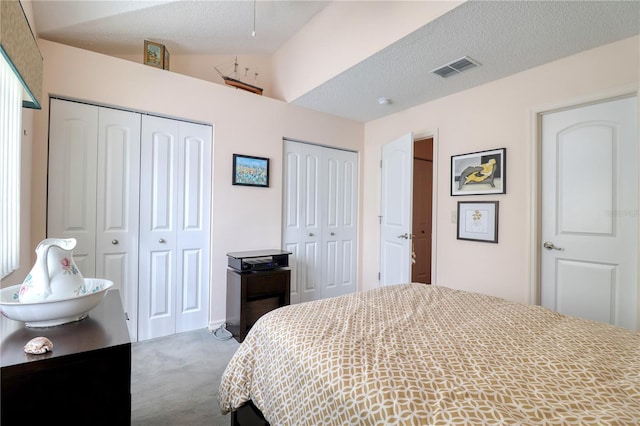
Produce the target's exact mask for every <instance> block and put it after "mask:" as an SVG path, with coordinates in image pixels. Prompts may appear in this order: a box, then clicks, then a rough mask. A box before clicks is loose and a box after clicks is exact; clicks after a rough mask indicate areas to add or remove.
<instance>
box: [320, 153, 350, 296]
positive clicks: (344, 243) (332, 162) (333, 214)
mask: <svg viewBox="0 0 640 426" xmlns="http://www.w3.org/2000/svg"><path fill="white" fill-rule="evenodd" d="M323 154H324V158H323V162H322V164H323V167H324V170H325V173H324V175H323V178H322V181H323V182H324V184H325V185H326V191H325V194H326V196H325V201H324V203H323V205H324V207H323V227H322V271H323V272H322V297H323V298H326V297H334V296H340V295H343V294H348V293H353V292H355V291H356V268H355V265H356V264H357V263H356V256H357V250H356V248H357V243H356V241H357V240H356V238H357V231H358V229H357V207H358V154H357V153H355V152H351V151H343V150H339V149H329V148H325V149H324V151H323Z"/></svg>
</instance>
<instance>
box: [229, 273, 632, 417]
mask: <svg viewBox="0 0 640 426" xmlns="http://www.w3.org/2000/svg"><path fill="white" fill-rule="evenodd" d="M218 399H219V403H220V408H221V410H222V412H223V413H227V412H229V411H232V410H234V409H236V408H238V407H239V406H241V405H242V404H244V403H245V402H246V401H248V400H250V399H251V400H253V402H254V404H255V405H256V406H257V407H258V408H259V409H260V410H261V411H262V413H263V414H264V416H265V418H266V419H267V420H268V421H269V422H270V423H271V424H272V425H283V426H284V425H286V426H289V425H314V426H318V425H340V426H342V425H349V424H351V425H356V424H361V425H394V424H403V425H444V424H455V425H464V424H466V425H481V424H500V425H516V424H517V425H534V424H544V425H560V424H579V425H585V424H593V425H603V424H620V425H632V424H640V334H638V333H633V332H631V331H627V330H624V329H621V328H616V327H612V326H609V325H606V324H600V323H596V322H591V321H587V320H581V319H577V318H572V317H567V316H563V315H560V314H558V313H555V312H552V311H549V310H546V309H544V308H541V307H539V306H529V305H524V304H517V303H513V302H508V301H506V300H503V299H499V298H495V297H490V296H485V295H480V294H475V293H469V292H463V291H458V290H453V289H450V288H446V287H441V286H428V285H423V284H401V285H397V286H389V287H383V288H379V289H375V290H371V291H366V292H361V293H356V294H351V295H347V296H342V297H337V298H333V299H326V300H320V301H316V302H309V303H302V304H298V305H291V306H287V307H283V308H280V309H277V310H275V311H272V312H270V313H268V314H266V315H264V316H263V317H262V318H260V319H259V320H258V321H257V322H256V324H255V325H254V326H253V328H252V329H251V331H250V332H249V334H248V335H247V337H246V338H245V340H244V342H243V343H242V345H240V347H239V348H238V350H237V352H236V354H235V355H234V357H233V359H232V360H231V362H230V363H229V365H228V367H227V369H226V371H225V373H224V375H223V377H222V382H221V385H220V389H219V394H218Z"/></svg>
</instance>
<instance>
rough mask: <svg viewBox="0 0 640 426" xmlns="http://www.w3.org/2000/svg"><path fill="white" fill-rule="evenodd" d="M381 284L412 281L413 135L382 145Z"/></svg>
mask: <svg viewBox="0 0 640 426" xmlns="http://www.w3.org/2000/svg"><path fill="white" fill-rule="evenodd" d="M381 166H382V181H381V196H380V198H381V206H380V216H381V217H380V283H381V284H382V285H391V284H400V283H407V282H410V281H411V203H412V200H411V194H412V193H411V184H412V182H413V135H412V134H411V133H409V134H408V135H405V136H402V137H401V138H400V139H397V140H395V141H393V142H389V143H387V144H385V145H383V146H382V164H381Z"/></svg>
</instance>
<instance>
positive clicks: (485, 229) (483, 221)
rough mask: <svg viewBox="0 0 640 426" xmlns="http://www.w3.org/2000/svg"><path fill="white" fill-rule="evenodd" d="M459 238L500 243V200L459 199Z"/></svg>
mask: <svg viewBox="0 0 640 426" xmlns="http://www.w3.org/2000/svg"><path fill="white" fill-rule="evenodd" d="M457 238H458V239H459V240H469V241H482V242H485V243H498V201H485V202H481V201H459V202H458V233H457Z"/></svg>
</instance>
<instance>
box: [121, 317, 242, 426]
mask: <svg viewBox="0 0 640 426" xmlns="http://www.w3.org/2000/svg"><path fill="white" fill-rule="evenodd" d="M238 346H239V343H238V342H237V341H236V340H235V339H229V340H224V341H221V340H218V339H216V338H215V337H214V335H213V333H211V332H210V331H209V330H208V329H202V330H196V331H190V332H185V333H179V334H175V335H172V336H167V337H161V338H157V339H152V340H146V341H143V342H136V343H133V344H132V345H131V424H132V425H133V426H159V425H167V426H200V425H202V426H205V425H207V426H218V425H220V426H228V425H230V421H231V420H230V416H229V415H226V416H223V415H221V414H220V409H219V407H218V400H217V399H216V396H217V392H218V385H219V384H220V376H221V375H222V372H223V371H224V369H225V367H226V366H227V363H228V362H229V360H230V359H231V356H232V355H233V354H234V353H235V351H236V349H237V348H238Z"/></svg>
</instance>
